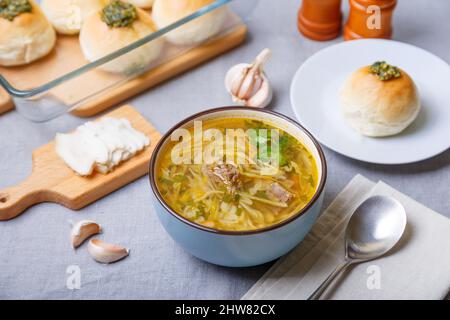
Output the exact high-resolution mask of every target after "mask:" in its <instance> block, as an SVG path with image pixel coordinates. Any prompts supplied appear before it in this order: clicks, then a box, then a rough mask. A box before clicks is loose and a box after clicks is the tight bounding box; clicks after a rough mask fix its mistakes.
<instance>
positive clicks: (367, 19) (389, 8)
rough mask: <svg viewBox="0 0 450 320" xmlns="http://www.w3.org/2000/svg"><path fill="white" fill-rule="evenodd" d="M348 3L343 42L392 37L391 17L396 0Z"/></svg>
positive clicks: (352, 0) (356, 0) (361, 0)
mask: <svg viewBox="0 0 450 320" xmlns="http://www.w3.org/2000/svg"><path fill="white" fill-rule="evenodd" d="M349 3H350V14H349V17H348V21H347V23H346V25H345V27H344V39H345V40H353V39H361V38H384V39H390V38H391V37H392V15H393V13H394V8H395V6H396V5H397V0H349Z"/></svg>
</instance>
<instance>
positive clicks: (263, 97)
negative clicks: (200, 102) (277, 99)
mask: <svg viewBox="0 0 450 320" xmlns="http://www.w3.org/2000/svg"><path fill="white" fill-rule="evenodd" d="M270 56H271V51H270V50H269V49H264V50H263V51H262V52H261V53H260V54H259V55H258V56H257V57H256V59H255V61H254V62H253V63H252V64H247V63H241V64H238V65H236V66H234V67H232V68H231V69H230V70H229V71H228V72H227V74H226V76H225V87H226V89H227V91H228V93H230V95H231V97H232V99H233V101H234V102H235V103H238V104H239V105H243V106H254V107H261V108H262V107H265V106H267V105H268V104H269V103H270V100H271V98H272V96H273V92H272V88H271V86H270V82H269V80H268V78H267V76H266V75H265V73H264V69H263V67H264V64H265V63H266V62H267V60H268V59H269V58H270Z"/></svg>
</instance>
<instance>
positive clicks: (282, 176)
mask: <svg viewBox="0 0 450 320" xmlns="http://www.w3.org/2000/svg"><path fill="white" fill-rule="evenodd" d="M210 128H214V129H218V130H219V131H220V132H221V133H222V134H223V136H225V135H226V132H227V130H228V129H244V130H247V131H245V135H244V137H245V142H246V146H248V148H249V149H248V150H250V148H251V147H253V148H254V147H256V148H266V149H267V150H266V151H268V153H269V156H271V154H270V153H272V152H274V150H275V148H274V146H273V145H271V138H272V135H273V133H271V132H273V131H272V130H277V132H278V148H276V149H278V153H279V161H278V167H277V168H275V167H274V166H275V165H274V163H273V162H270V161H266V160H267V159H265V158H264V159H261V158H260V157H259V153H258V156H256V157H255V158H252V157H251V156H250V153H249V152H246V151H248V150H247V149H246V148H247V147H246V148H242V146H240V145H239V144H237V143H236V144H235V145H234V148H233V149H232V150H231V152H232V153H233V154H231V155H230V154H227V153H229V152H230V151H229V150H228V149H227V148H225V151H224V154H223V158H219V159H218V160H217V161H215V162H213V163H208V164H206V163H201V164H195V162H194V161H193V162H191V163H192V164H184V163H182V164H177V165H175V164H174V163H173V161H172V156H173V155H172V153H173V151H174V150H175V149H176V146H177V144H178V143H179V142H178V141H170V142H168V143H167V144H166V145H165V146H164V147H163V149H162V150H161V152H162V153H161V154H162V157H161V159H160V160H159V161H158V164H157V167H156V174H157V179H156V180H157V185H158V189H159V191H160V193H161V195H162V196H163V198H164V200H165V201H166V202H167V203H168V204H169V206H170V207H171V208H172V209H173V210H174V211H176V212H177V213H178V214H180V215H182V216H183V217H185V218H186V219H189V220H191V221H193V222H196V223H198V224H201V225H204V226H207V227H210V228H215V229H220V230H231V231H242V230H254V229H260V228H264V227H267V226H270V225H273V224H276V223H279V222H281V221H283V220H286V219H288V218H289V217H291V216H292V215H294V214H295V213H297V212H298V211H299V210H301V209H302V208H304V207H305V206H306V205H307V204H308V202H309V201H310V200H311V199H312V197H313V196H314V193H315V192H316V189H317V184H318V170H317V165H316V162H315V160H314V158H313V156H312V154H311V153H310V151H309V150H308V149H307V148H306V147H305V146H304V145H303V144H302V143H301V142H300V141H298V140H297V139H296V138H295V137H293V136H291V135H290V134H289V133H287V132H285V131H283V130H281V129H278V128H275V127H274V126H272V125H270V124H268V123H265V122H262V121H255V120H251V119H243V118H232V119H226V120H223V119H213V120H207V121H204V122H203V130H204V131H205V130H207V129H210ZM248 129H254V130H255V132H261V130H262V129H267V132H266V133H267V134H265V135H263V136H262V137H261V136H260V135H258V136H256V139H255V137H254V136H251V135H250V134H249V133H248V132H249V131H248ZM188 130H189V131H190V133H191V134H193V131H194V129H193V128H188ZM202 142H203V143H202V145H201V147H200V146H199V144H198V143H193V144H192V146H191V155H192V157H194V155H196V154H198V153H201V152H202V151H203V152H204V151H205V150H209V148H210V147H211V145H212V143H213V142H212V140H211V139H203V140H202ZM227 156H231V157H232V159H238V157H239V156H241V157H244V158H245V157H248V159H247V160H248V161H247V162H245V163H240V162H239V161H228V158H227ZM272 159H273V158H272ZM275 163H276V162H275ZM267 172H269V174H268V173H267ZM263 173H264V174H263Z"/></svg>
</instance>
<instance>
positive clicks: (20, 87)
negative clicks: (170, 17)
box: [0, 0, 258, 122]
mask: <svg viewBox="0 0 450 320" xmlns="http://www.w3.org/2000/svg"><path fill="white" fill-rule="evenodd" d="M257 2H258V0H217V1H215V2H213V3H211V4H210V5H207V6H205V7H203V8H201V9H200V10H198V11H196V12H194V13H193V14H191V15H189V16H187V17H185V18H183V19H181V20H179V21H177V22H175V23H173V24H171V25H169V26H167V27H165V28H163V29H160V30H158V31H157V32H155V33H152V34H150V35H148V36H146V37H144V38H142V39H140V40H138V41H136V42H134V43H132V44H130V45H128V46H126V47H124V48H121V49H120V50H117V51H115V52H113V53H111V54H108V55H106V56H104V57H102V58H100V59H98V60H96V61H93V62H90V63H89V62H88V61H86V60H85V59H84V57H83V55H82V53H81V50H80V48H79V45H78V37H77V36H75V37H74V36H61V35H58V40H57V45H56V49H55V50H54V52H52V53H51V57H49V58H43V59H41V60H38V61H36V62H34V63H31V64H29V65H25V66H20V67H0V84H1V85H2V86H3V88H4V89H5V90H6V91H7V93H8V94H9V95H10V96H11V97H12V99H13V101H14V104H15V106H16V109H17V110H18V111H19V112H20V113H21V114H22V115H23V116H24V117H26V118H27V119H29V120H32V121H35V122H45V121H48V120H51V119H54V118H56V117H58V116H60V115H62V114H64V113H66V112H72V113H75V114H77V109H78V108H82V107H83V105H86V104H89V102H91V103H93V102H95V100H96V99H98V98H99V97H100V96H102V95H107V94H108V92H110V91H112V90H114V89H117V88H119V87H123V88H125V90H126V86H124V85H125V84H127V83H128V82H130V81H131V80H132V79H134V78H136V77H138V76H139V75H142V74H143V73H146V72H147V71H150V70H153V69H155V68H157V67H159V66H162V65H164V64H165V63H167V62H170V61H171V60H174V59H175V58H177V57H179V56H181V55H183V54H185V53H187V52H188V51H190V50H192V49H194V48H196V47H199V46H201V45H203V44H204V43H205V42H209V41H213V40H214V39H217V38H220V37H224V36H226V35H227V34H229V33H231V32H233V30H236V29H237V28H239V27H242V26H243V25H244V22H243V16H244V15H247V14H249V12H250V11H251V10H252V9H253V8H254V6H255V5H256V3H257ZM224 6H227V7H228V9H227V15H228V16H227V17H226V19H225V22H224V23H223V25H222V27H221V30H220V31H219V32H218V33H217V34H216V35H215V36H214V38H212V39H211V38H210V39H208V40H205V41H204V42H203V43H197V44H195V45H174V44H171V43H169V42H168V41H164V40H162V39H165V38H166V37H168V36H170V33H171V32H172V33H173V32H177V31H179V28H182V27H185V25H187V24H189V23H190V22H191V21H193V20H195V19H199V18H201V17H203V16H206V15H212V14H214V12H215V11H216V10H223V7H224ZM156 41H164V45H163V50H162V53H161V54H160V56H159V58H158V59H157V60H156V61H154V62H152V63H150V64H149V65H138V66H134V67H133V68H128V69H127V70H125V71H121V72H119V73H118V72H110V71H105V70H104V69H105V65H106V66H108V65H112V64H113V63H115V62H117V61H118V60H119V59H122V61H123V59H124V56H125V55H127V57H130V55H132V54H133V51H134V52H136V50H139V48H141V47H142V46H143V45H148V44H149V43H151V42H156ZM75 42H76V44H75ZM127 57H125V58H127Z"/></svg>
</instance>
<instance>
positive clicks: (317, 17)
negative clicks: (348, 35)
mask: <svg viewBox="0 0 450 320" xmlns="http://www.w3.org/2000/svg"><path fill="white" fill-rule="evenodd" d="M341 23H342V13H341V0H303V2H302V6H301V7H300V10H299V12H298V29H299V31H300V32H301V33H302V34H303V35H304V36H306V37H308V38H310V39H313V40H318V41H325V40H331V39H334V38H336V37H337V36H338V35H339V32H340V30H341Z"/></svg>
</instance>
